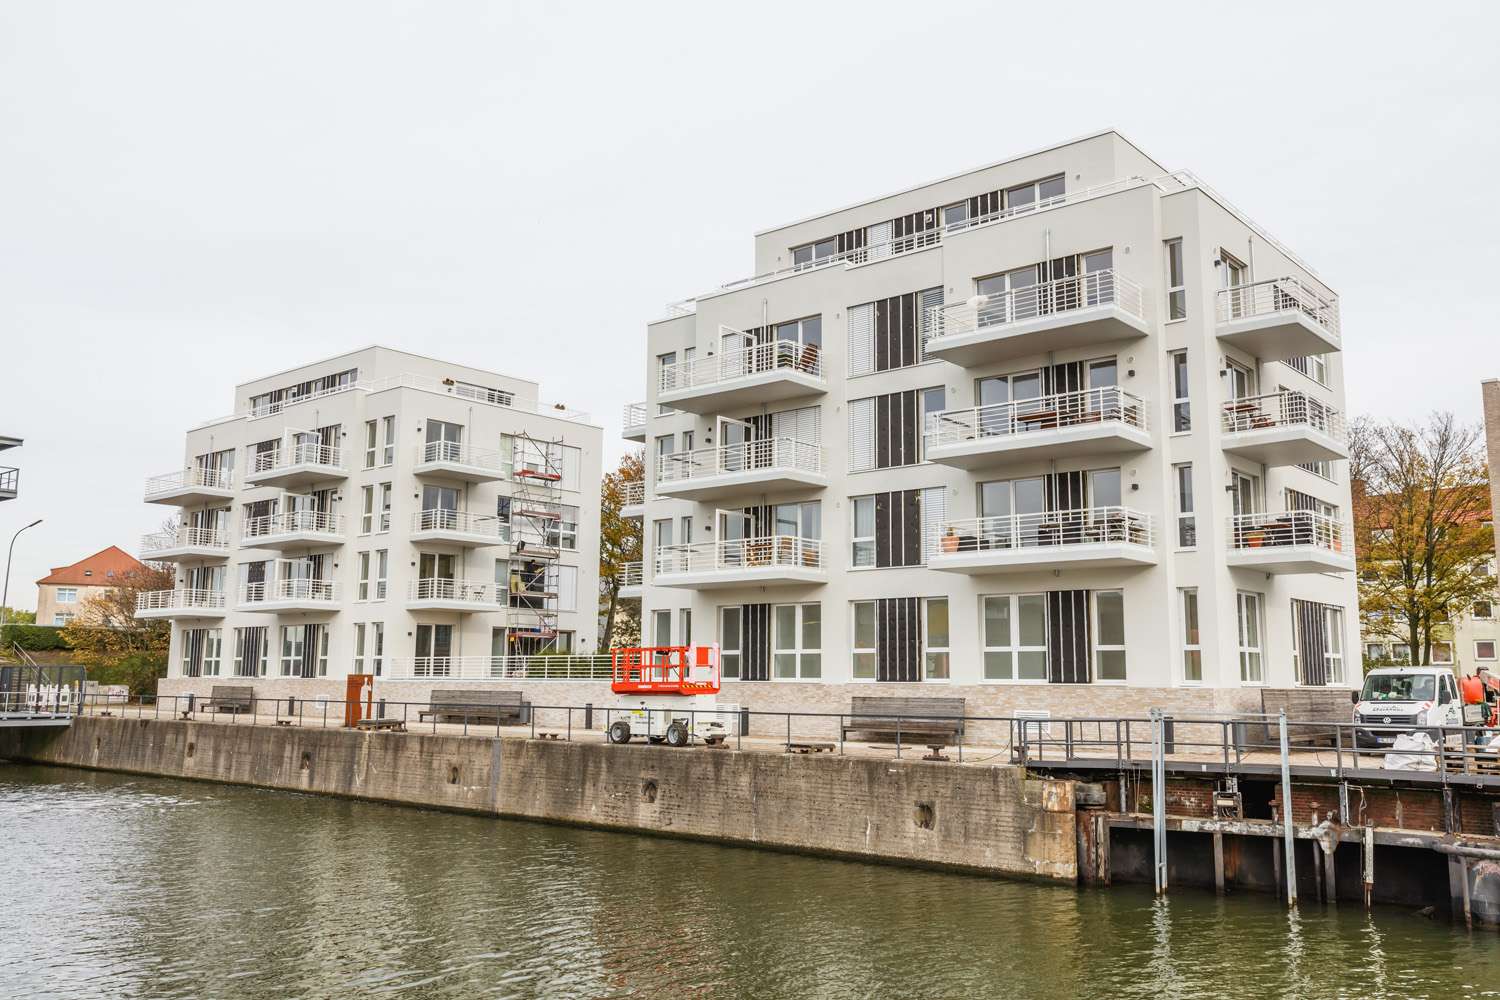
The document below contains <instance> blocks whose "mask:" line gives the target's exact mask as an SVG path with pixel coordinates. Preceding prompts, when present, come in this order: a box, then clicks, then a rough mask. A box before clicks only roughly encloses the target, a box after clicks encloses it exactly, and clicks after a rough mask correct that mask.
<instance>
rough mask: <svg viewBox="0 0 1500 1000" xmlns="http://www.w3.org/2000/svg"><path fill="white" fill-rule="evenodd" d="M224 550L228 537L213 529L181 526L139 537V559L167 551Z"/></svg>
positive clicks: (226, 547) (227, 543) (226, 546)
mask: <svg viewBox="0 0 1500 1000" xmlns="http://www.w3.org/2000/svg"><path fill="white" fill-rule="evenodd" d="M188 548H195V549H225V550H227V549H228V548H229V536H228V535H227V534H225V533H224V532H222V531H216V530H215V529H213V528H192V527H188V526H187V525H183V526H182V527H180V528H178V529H177V530H176V531H158V532H156V533H155V534H150V535H142V536H141V558H143V559H149V558H150V557H151V554H152V553H155V552H165V551H167V550H169V549H188Z"/></svg>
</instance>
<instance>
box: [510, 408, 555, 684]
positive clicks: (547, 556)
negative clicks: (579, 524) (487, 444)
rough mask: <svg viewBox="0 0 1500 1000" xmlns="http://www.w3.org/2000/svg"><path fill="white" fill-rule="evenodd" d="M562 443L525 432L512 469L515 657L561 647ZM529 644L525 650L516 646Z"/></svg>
mask: <svg viewBox="0 0 1500 1000" xmlns="http://www.w3.org/2000/svg"><path fill="white" fill-rule="evenodd" d="M562 443H563V439H562V438H560V437H558V438H548V439H543V438H536V437H533V436H531V435H530V434H528V433H526V432H525V431H522V432H521V433H519V434H517V435H516V437H515V456H514V458H515V461H514V463H513V466H512V470H511V481H512V491H511V497H510V523H511V538H512V545H511V557H510V573H509V578H510V579H509V584H510V587H509V589H510V598H509V600H508V601H507V607H506V628H507V631H508V633H509V640H510V644H511V646H512V649H511V650H510V652H511V653H519V654H530V653H536V652H547V651H550V650H555V649H556V646H557V594H558V569H557V566H558V557H559V556H561V555H562V549H561V533H562V504H561V502H560V497H559V493H558V490H559V488H560V486H561V484H562V454H563V452H562ZM522 645H524V646H526V647H528V648H526V649H524V650H523V649H518V648H515V647H518V646H522Z"/></svg>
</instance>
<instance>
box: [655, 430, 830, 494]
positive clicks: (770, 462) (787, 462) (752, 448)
mask: <svg viewBox="0 0 1500 1000" xmlns="http://www.w3.org/2000/svg"><path fill="white" fill-rule="evenodd" d="M783 470H784V471H795V472H808V473H812V474H814V475H821V474H822V472H823V448H822V446H821V445H816V444H810V443H809V442H807V441H798V440H797V439H796V438H790V437H778V438H766V439H765V440H762V441H746V442H743V443H741V444H726V445H721V446H720V447H718V448H698V449H696V450H694V451H678V452H673V453H672V454H670V455H658V456H657V458H656V482H657V484H658V485H660V484H662V483H681V482H686V481H689V480H693V479H703V478H705V477H707V476H728V475H736V474H738V473H742V472H777V471H783Z"/></svg>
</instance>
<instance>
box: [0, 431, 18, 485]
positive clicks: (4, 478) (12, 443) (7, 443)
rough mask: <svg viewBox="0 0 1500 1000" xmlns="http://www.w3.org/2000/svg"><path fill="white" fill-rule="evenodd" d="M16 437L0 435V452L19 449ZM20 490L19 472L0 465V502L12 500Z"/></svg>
mask: <svg viewBox="0 0 1500 1000" xmlns="http://www.w3.org/2000/svg"><path fill="white" fill-rule="evenodd" d="M21 444H22V441H21V439H20V438H18V437H10V436H9V435H6V434H0V451H8V450H9V449H11V448H19V447H21ZM20 489H21V470H20V469H17V468H16V467H15V466H12V465H0V500H14V499H15V498H16V494H17V493H18V492H19V491H20Z"/></svg>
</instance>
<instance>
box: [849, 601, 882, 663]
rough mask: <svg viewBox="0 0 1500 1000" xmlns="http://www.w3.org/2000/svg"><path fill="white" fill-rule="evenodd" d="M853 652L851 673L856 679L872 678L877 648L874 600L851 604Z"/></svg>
mask: <svg viewBox="0 0 1500 1000" xmlns="http://www.w3.org/2000/svg"><path fill="white" fill-rule="evenodd" d="M852 619H853V622H852V624H853V632H854V642H853V653H852V658H851V661H850V668H851V674H852V676H853V677H854V679H855V680H857V681H865V680H871V681H872V680H874V679H875V664H876V658H877V655H878V654H877V648H876V645H875V602H874V601H858V602H856V603H855V604H854V606H853V614H852Z"/></svg>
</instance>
